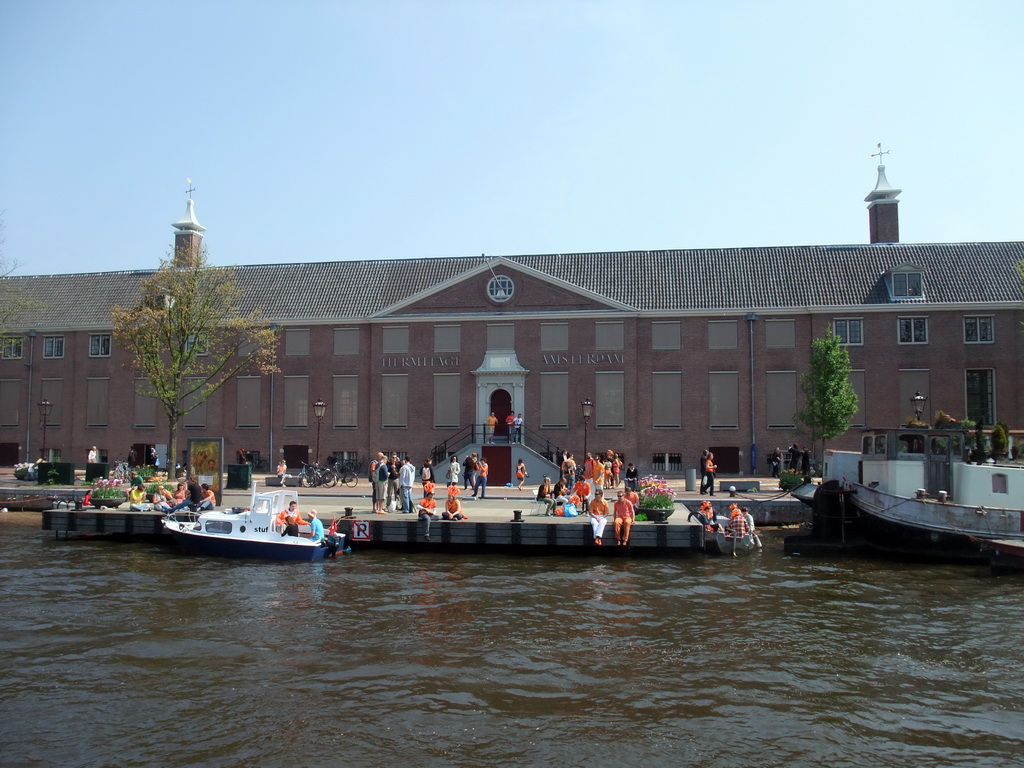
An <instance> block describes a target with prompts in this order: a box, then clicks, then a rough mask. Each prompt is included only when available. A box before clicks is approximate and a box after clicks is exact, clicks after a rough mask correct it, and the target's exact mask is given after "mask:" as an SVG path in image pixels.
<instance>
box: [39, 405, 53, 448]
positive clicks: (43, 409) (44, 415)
mask: <svg viewBox="0 0 1024 768" xmlns="http://www.w3.org/2000/svg"><path fill="white" fill-rule="evenodd" d="M51 410H53V403H51V402H50V401H49V400H47V399H46V398H45V397H44V398H43V399H42V400H40V401H39V417H40V418H41V419H42V420H43V450H42V453H41V454H40V456H41V458H42V459H43V461H46V460H47V459H46V425H47V419H48V417H49V415H50V411H51Z"/></svg>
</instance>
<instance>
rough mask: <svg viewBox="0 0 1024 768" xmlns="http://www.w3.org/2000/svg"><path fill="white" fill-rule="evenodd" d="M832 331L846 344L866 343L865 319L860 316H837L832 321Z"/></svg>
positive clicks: (841, 342) (840, 341)
mask: <svg viewBox="0 0 1024 768" xmlns="http://www.w3.org/2000/svg"><path fill="white" fill-rule="evenodd" d="M832 333H834V334H835V335H836V336H838V337H839V343H840V344H843V345H846V346H853V345H859V344H863V343H864V321H863V320H861V319H860V318H859V317H837V318H836V319H835V320H833V321H832Z"/></svg>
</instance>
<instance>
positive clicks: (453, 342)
mask: <svg viewBox="0 0 1024 768" xmlns="http://www.w3.org/2000/svg"><path fill="white" fill-rule="evenodd" d="M434 351H435V352H461V351H462V327H461V326H458V325H435V326H434Z"/></svg>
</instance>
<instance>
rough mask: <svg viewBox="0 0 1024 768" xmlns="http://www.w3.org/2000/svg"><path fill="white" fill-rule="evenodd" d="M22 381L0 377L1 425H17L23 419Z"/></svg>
mask: <svg viewBox="0 0 1024 768" xmlns="http://www.w3.org/2000/svg"><path fill="white" fill-rule="evenodd" d="M20 406H21V382H20V381H18V380H17V379H0V427H17V426H18V424H19V422H20V420H21V412H20V410H19V408H20Z"/></svg>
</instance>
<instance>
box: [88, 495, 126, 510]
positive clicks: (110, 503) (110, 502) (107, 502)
mask: <svg viewBox="0 0 1024 768" xmlns="http://www.w3.org/2000/svg"><path fill="white" fill-rule="evenodd" d="M126 501H128V497H127V496H118V497H117V498H114V499H92V498H90V499H89V503H90V504H92V505H93V507H94V508H95V509H100V508H101V507H106V508H107V509H117V508H118V507H120V506H121V505H122V504H124V503H125V502H126Z"/></svg>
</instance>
